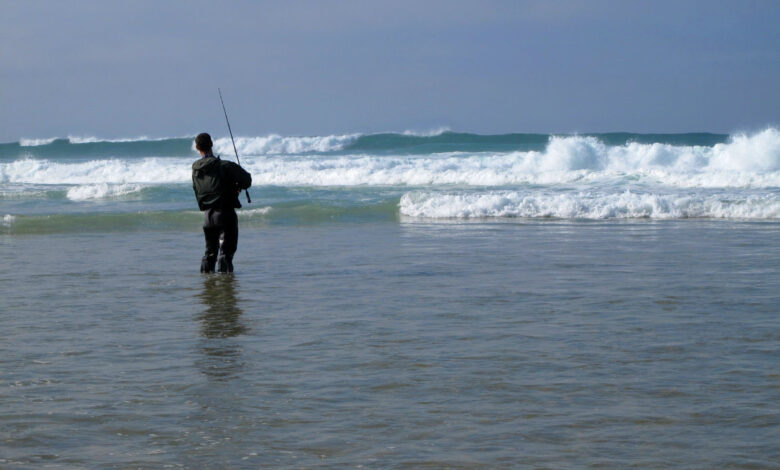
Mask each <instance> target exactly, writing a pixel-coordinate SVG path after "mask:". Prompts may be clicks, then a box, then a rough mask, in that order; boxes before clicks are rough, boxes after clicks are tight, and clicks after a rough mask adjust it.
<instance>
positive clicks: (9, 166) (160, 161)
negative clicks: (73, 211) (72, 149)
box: [0, 158, 191, 184]
mask: <svg viewBox="0 0 780 470" xmlns="http://www.w3.org/2000/svg"><path fill="white" fill-rule="evenodd" d="M190 163H191V159H186V160H185V159H171V158H144V159H133V160H120V159H110V160H93V161H87V162H75V163H60V162H53V161H51V160H38V159H31V158H28V159H23V160H16V161H13V162H10V163H0V183H33V184H121V183H150V184H163V183H181V182H186V181H189V180H190V178H191V170H190V167H189V165H190Z"/></svg>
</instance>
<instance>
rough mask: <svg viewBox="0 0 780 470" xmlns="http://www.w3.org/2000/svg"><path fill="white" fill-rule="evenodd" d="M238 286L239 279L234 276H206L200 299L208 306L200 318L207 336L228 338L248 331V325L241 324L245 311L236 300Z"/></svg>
mask: <svg viewBox="0 0 780 470" xmlns="http://www.w3.org/2000/svg"><path fill="white" fill-rule="evenodd" d="M237 287H238V280H236V279H235V278H233V277H226V276H218V277H216V276H209V277H206V278H204V280H203V292H202V293H201V294H200V299H201V301H202V302H203V304H204V305H206V307H207V308H206V310H205V311H204V312H203V313H202V314H200V316H199V317H198V319H199V320H201V321H202V322H203V327H202V328H201V333H202V334H203V336H205V337H206V338H227V337H231V336H238V335H240V334H243V333H244V332H245V331H246V327H245V326H244V325H242V324H241V314H242V313H244V312H243V311H242V310H241V308H240V307H239V306H238V301H237V300H236V288H237Z"/></svg>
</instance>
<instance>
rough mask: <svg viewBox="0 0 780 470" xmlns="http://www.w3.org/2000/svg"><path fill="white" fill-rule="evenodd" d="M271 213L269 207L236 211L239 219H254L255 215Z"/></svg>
mask: <svg viewBox="0 0 780 470" xmlns="http://www.w3.org/2000/svg"><path fill="white" fill-rule="evenodd" d="M269 212H271V206H266V207H260V208H258V209H239V210H237V211H236V213H237V214H238V216H239V217H248V218H251V217H254V216H257V215H266V214H268V213H269Z"/></svg>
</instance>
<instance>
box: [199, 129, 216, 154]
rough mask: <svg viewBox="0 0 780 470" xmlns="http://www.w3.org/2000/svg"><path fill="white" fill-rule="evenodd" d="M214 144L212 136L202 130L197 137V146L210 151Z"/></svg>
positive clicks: (204, 150)
mask: <svg viewBox="0 0 780 470" xmlns="http://www.w3.org/2000/svg"><path fill="white" fill-rule="evenodd" d="M213 146H214V143H213V142H212V141H211V136H210V135H208V134H206V133H205V132H202V133H200V134H198V136H197V137H195V148H196V149H198V150H200V151H201V152H208V151H210V150H211V147H213Z"/></svg>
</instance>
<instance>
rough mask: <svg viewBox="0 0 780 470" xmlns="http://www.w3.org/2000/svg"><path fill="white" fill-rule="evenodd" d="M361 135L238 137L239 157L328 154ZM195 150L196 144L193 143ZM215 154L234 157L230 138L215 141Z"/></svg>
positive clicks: (342, 147)
mask: <svg viewBox="0 0 780 470" xmlns="http://www.w3.org/2000/svg"><path fill="white" fill-rule="evenodd" d="M359 136H360V134H345V135H329V136H322V137H319V136H315V137H283V136H280V135H276V134H271V135H268V136H265V137H236V139H235V141H236V149H237V150H238V153H239V155H243V156H253V155H255V156H257V155H279V154H306V153H314V152H317V153H326V152H335V151H339V150H342V149H344V147H345V146H346V145H348V144H350V143H352V142H354V141H355V140H356V139H357V138H358V137H359ZM192 148H193V150H195V144H194V143H193V147H192ZM214 152H215V153H218V154H223V155H233V144H232V142H231V141H230V138H229V137H227V138H224V137H223V138H219V139H216V140H215V141H214Z"/></svg>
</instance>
